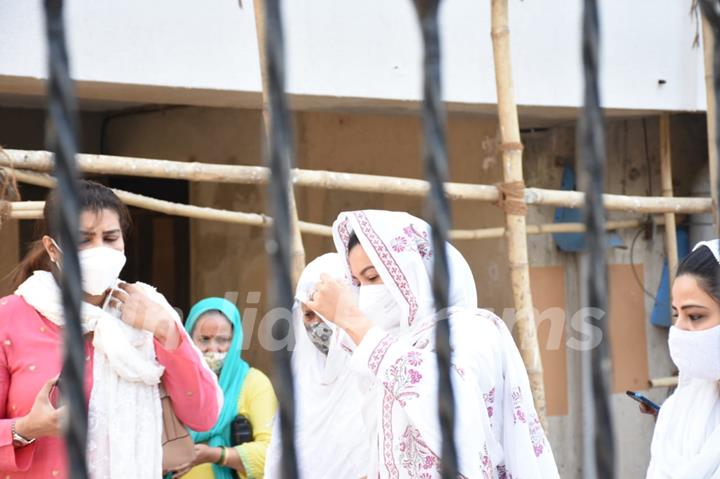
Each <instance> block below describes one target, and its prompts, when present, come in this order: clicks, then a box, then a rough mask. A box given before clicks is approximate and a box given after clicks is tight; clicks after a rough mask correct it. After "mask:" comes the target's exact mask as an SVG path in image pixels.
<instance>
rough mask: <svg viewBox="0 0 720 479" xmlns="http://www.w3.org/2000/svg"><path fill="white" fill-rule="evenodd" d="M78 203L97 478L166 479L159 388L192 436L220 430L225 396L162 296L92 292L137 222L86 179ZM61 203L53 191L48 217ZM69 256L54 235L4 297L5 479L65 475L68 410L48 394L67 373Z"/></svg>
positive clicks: (133, 290)
mask: <svg viewBox="0 0 720 479" xmlns="http://www.w3.org/2000/svg"><path fill="white" fill-rule="evenodd" d="M79 203H80V207H81V218H80V226H81V232H80V237H81V243H80V262H81V268H82V271H83V279H84V282H83V290H84V291H85V295H84V304H83V314H82V316H83V328H84V330H85V331H86V332H87V334H86V335H85V359H86V362H85V393H86V398H87V400H88V407H89V433H88V434H89V437H88V444H89V446H88V458H89V459H88V460H89V470H90V472H91V475H92V476H93V477H94V478H96V479H100V478H101V477H102V478H109V479H120V477H122V475H125V477H131V476H132V477H148V478H149V477H159V474H160V471H159V467H160V466H159V464H160V463H159V462H158V461H161V455H162V449H161V445H160V440H161V438H160V436H159V434H160V430H161V428H162V421H161V418H160V417H159V416H158V415H157V414H156V413H157V412H158V411H159V397H158V386H159V385H160V383H162V385H163V386H164V387H165V389H166V391H167V392H168V394H169V396H170V398H171V400H172V404H173V408H174V410H175V413H176V414H177V416H178V418H179V419H180V420H181V421H182V422H183V423H184V424H185V425H187V426H188V427H190V428H192V429H194V430H200V431H202V430H208V429H210V428H212V426H213V425H214V424H215V422H216V421H217V418H218V414H219V411H220V407H221V403H222V394H221V392H220V390H219V388H218V385H217V381H216V379H215V375H214V374H213V373H212V372H211V371H210V370H209V368H207V366H206V365H205V364H204V362H203V360H202V357H201V355H200V354H199V352H198V350H197V349H196V348H195V347H194V345H193V343H192V341H191V340H190V338H189V337H188V336H187V334H186V333H185V331H184V329H183V328H182V327H181V325H180V323H179V318H178V317H177V315H176V314H174V313H173V312H172V308H170V306H169V304H167V302H166V301H165V300H164V298H163V297H162V296H161V295H160V294H159V293H157V292H155V291H154V289H152V288H150V287H149V286H147V285H143V284H141V283H138V284H135V285H129V284H126V283H121V284H120V286H119V287H118V288H116V289H115V291H113V292H112V293H111V294H112V297H111V298H109V297H108V294H110V293H109V292H108V291H106V290H105V289H104V288H103V291H102V293H100V294H98V293H97V291H95V292H94V293H95V294H91V293H88V291H92V290H93V289H97V288H98V284H97V283H102V282H103V281H107V276H108V271H112V267H108V265H111V264H112V263H114V262H115V263H116V259H117V258H115V259H108V258H112V257H113V255H117V252H122V251H123V250H124V242H123V233H124V232H125V231H126V229H127V226H128V217H129V215H128V213H127V210H126V209H125V207H124V205H122V203H121V202H120V201H119V199H117V197H116V196H115V195H114V193H112V191H110V190H109V189H107V188H105V187H104V186H102V185H99V184H96V183H92V182H82V183H81V188H80V194H79ZM56 207H57V203H56V200H55V199H53V196H52V195H51V197H50V198H49V200H48V201H47V203H46V209H45V217H46V218H49V217H52V215H53V214H55V211H54V208H56ZM109 249H113V250H115V252H114V253H113V252H110V251H108V250H109ZM84 253H87V254H84ZM122 258H123V259H122V261H121V262H122V263H123V264H124V256H123V257H122ZM61 259H62V252H61V250H60V248H59V247H58V245H57V243H56V242H55V241H54V240H53V239H51V237H50V236H49V235H45V236H44V237H43V239H42V242H38V243H37V244H36V245H35V247H34V248H33V249H32V250H31V252H30V253H29V255H28V257H26V259H25V260H24V261H23V263H21V265H20V267H19V268H18V278H17V280H18V281H17V283H19V287H18V290H17V291H16V294H15V295H12V296H7V297H5V298H2V299H0V479H2V478H40V477H42V478H54V477H58V478H62V477H68V468H67V464H66V456H65V445H64V442H63V439H62V438H61V437H60V427H59V424H60V422H61V420H62V417H63V415H64V414H65V412H64V408H60V409H56V408H55V407H54V406H53V403H52V401H51V395H50V393H51V389H52V387H53V385H54V382H55V380H56V378H57V377H58V376H59V374H60V371H61V366H62V334H63V331H62V324H63V322H62V321H63V320H62V308H61V306H59V304H60V302H59V301H60V300H59V298H57V297H56V295H58V291H59V290H58V289H57V288H58V287H57V284H56V283H55V281H54V277H53V275H54V274H57V271H58V270H59V269H60V268H61ZM115 267H116V268H117V264H116V265H115ZM93 268H97V269H98V270H96V271H93ZM119 268H122V266H121V265H120V267H119ZM119 268H117V273H116V277H117V274H118V273H119ZM103 275H104V276H105V277H103ZM110 275H111V276H112V274H110ZM86 280H93V281H95V283H96V284H95V285H91V284H88V283H86ZM115 283H117V281H115ZM106 300H107V301H106ZM110 310H111V311H113V312H114V314H109V313H108V311H110ZM138 318H140V319H138ZM128 338H129V339H128ZM123 348H125V350H123ZM143 348H144V349H143ZM133 375H135V376H137V377H135V376H133ZM148 414H150V415H148ZM135 416H137V418H136V417H135ZM27 442H30V444H26V443H27ZM158 454H159V455H160V458H158V457H157V456H158ZM128 458H134V459H131V460H128Z"/></svg>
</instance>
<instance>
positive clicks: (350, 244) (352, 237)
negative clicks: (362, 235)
mask: <svg viewBox="0 0 720 479" xmlns="http://www.w3.org/2000/svg"><path fill="white" fill-rule="evenodd" d="M359 244H360V240H359V239H358V237H357V235H356V234H355V233H354V232H353V233H350V239H349V240H348V244H347V252H348V253H349V252H350V251H351V250H352V249H353V248H354V247H356V246H357V245H359Z"/></svg>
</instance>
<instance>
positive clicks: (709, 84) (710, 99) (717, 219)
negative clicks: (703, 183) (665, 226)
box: [702, 15, 720, 231]
mask: <svg viewBox="0 0 720 479" xmlns="http://www.w3.org/2000/svg"><path fill="white" fill-rule="evenodd" d="M702 41H703V58H704V64H705V96H706V99H707V114H706V119H707V121H706V124H707V137H708V162H709V165H710V192H711V196H712V216H713V224H714V225H715V231H717V229H718V224H719V223H720V216H718V215H719V214H720V213H718V197H717V195H718V192H717V188H716V187H715V185H717V175H718V172H717V163H718V162H717V154H718V152H717V148H716V147H715V139H716V135H717V133H716V132H717V130H716V127H717V125H715V89H714V88H713V46H714V44H715V38H713V33H712V29H711V28H710V25H709V24H708V22H707V20H706V19H705V16H704V15H702Z"/></svg>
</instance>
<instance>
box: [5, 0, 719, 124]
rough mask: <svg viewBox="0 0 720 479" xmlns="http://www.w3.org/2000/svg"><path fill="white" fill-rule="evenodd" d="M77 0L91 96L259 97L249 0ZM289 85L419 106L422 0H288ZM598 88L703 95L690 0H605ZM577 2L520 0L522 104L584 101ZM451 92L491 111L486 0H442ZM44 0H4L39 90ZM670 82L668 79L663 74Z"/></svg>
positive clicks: (78, 56) (29, 78)
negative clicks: (417, 1) (416, 0)
mask: <svg viewBox="0 0 720 479" xmlns="http://www.w3.org/2000/svg"><path fill="white" fill-rule="evenodd" d="M242 3H243V4H244V7H243V9H240V8H238V2H237V1H230V0H228V1H225V0H209V1H207V2H204V3H203V4H202V7H200V6H199V5H198V3H197V2H194V1H192V0H175V1H172V0H156V1H153V2H146V1H142V0H127V1H125V2H122V3H118V2H113V1H111V0H96V1H92V2H87V1H81V0H75V1H70V2H67V5H68V6H67V14H66V16H67V24H68V34H69V42H70V57H71V64H72V69H73V73H74V76H75V78H76V79H77V80H78V91H79V94H80V96H81V97H82V98H85V99H96V100H111V101H122V102H139V103H173V104H194V105H210V106H242V107H254V108H258V107H259V105H260V95H259V92H260V76H259V67H258V59H257V41H256V34H255V22H254V17H253V15H254V13H253V2H251V1H249V0H244V1H243V2H242ZM283 8H284V13H285V25H286V38H287V46H288V48H287V58H288V76H289V77H288V91H289V92H290V93H291V94H292V95H293V96H294V97H295V98H294V99H295V101H296V104H299V105H302V107H304V108H307V107H313V108H325V107H333V106H337V105H340V104H342V105H345V106H355V107H358V108H368V107H378V106H383V107H388V106H394V107H397V108H400V109H403V108H408V107H410V106H414V104H415V103H414V102H416V101H417V100H418V99H419V98H420V95H421V75H420V64H421V61H420V50H421V40H420V34H419V28H418V25H417V19H416V14H415V12H414V11H413V6H412V2H385V1H382V0H369V1H365V2H338V1H336V0H305V1H297V0H296V1H289V2H283ZM599 9H600V21H601V26H602V29H601V31H602V48H601V55H602V57H601V63H602V65H601V75H602V77H601V91H602V99H603V101H604V103H605V106H606V107H607V108H611V109H621V110H676V111H693V110H702V109H704V108H705V98H704V84H703V73H702V72H703V67H702V53H701V50H700V49H698V48H694V47H693V40H694V36H695V33H696V30H697V25H696V22H695V21H694V19H693V17H692V16H690V15H688V9H689V4H688V2H678V1H676V0H641V1H633V2H627V1H623V0H610V1H605V2H601V4H600V5H599ZM580 17H581V4H580V3H579V2H567V1H565V0H545V1H544V2H523V1H521V0H513V1H511V2H510V30H511V41H512V52H513V63H514V69H515V73H514V78H515V91H516V93H517V101H518V104H520V105H521V106H529V107H540V109H541V110H542V109H547V110H552V109H557V108H576V107H578V106H579V105H580V104H581V99H582V82H581V78H582V77H581V68H580V66H581V54H580V32H581V25H580ZM440 20H441V33H442V38H441V40H442V49H443V76H444V79H445V91H444V93H445V98H446V100H447V101H448V102H450V104H451V106H452V107H454V108H455V107H457V108H467V107H468V106H472V107H473V108H475V107H477V106H480V105H484V106H485V107H487V108H486V109H487V111H489V112H491V113H492V112H494V108H493V104H494V103H495V79H494V75H493V60H492V50H491V41H490V6H489V4H488V3H487V2H473V1H471V0H456V1H454V2H447V3H445V4H444V5H443V8H442V10H441V18H440ZM43 28H44V27H43V21H42V6H41V4H40V3H37V2H3V4H2V6H0V93H7V94H14V95H20V94H22V95H33V96H37V95H41V94H42V92H43V88H42V83H41V81H40V80H41V79H42V78H44V77H45V71H46V65H45V63H46V61H45V48H44V33H43ZM661 81H662V82H664V83H661Z"/></svg>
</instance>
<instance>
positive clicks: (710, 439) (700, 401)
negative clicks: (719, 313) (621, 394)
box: [647, 239, 720, 479]
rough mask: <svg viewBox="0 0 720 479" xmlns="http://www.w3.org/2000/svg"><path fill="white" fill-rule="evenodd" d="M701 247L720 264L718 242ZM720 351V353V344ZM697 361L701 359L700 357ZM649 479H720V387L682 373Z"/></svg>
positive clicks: (666, 408) (660, 424) (660, 425)
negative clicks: (684, 375)
mask: <svg viewBox="0 0 720 479" xmlns="http://www.w3.org/2000/svg"><path fill="white" fill-rule="evenodd" d="M701 246H705V247H707V248H708V249H709V250H710V251H711V252H712V253H713V256H715V259H716V260H717V261H718V263H719V264H720V248H719V246H720V242H719V241H718V240H717V239H715V240H711V241H701V242H699V243H698V244H696V245H695V247H694V248H693V251H696V250H697V249H698V248H700V247H701ZM717 327H720V326H716V328H717ZM673 328H675V326H673ZM673 333H675V335H677V334H683V335H692V334H695V333H693V332H690V331H682V332H674V331H671V338H672V336H673ZM698 333H699V334H703V333H707V331H703V332H698ZM717 348H718V349H720V343H718V344H717ZM698 350H701V349H698ZM712 356H713V355H712V354H711V355H708V357H707V358H706V360H707V361H713V360H714V358H713V357H712ZM714 357H715V358H717V354H714ZM697 360H701V359H700V358H699V357H698V358H697ZM647 477H648V479H671V478H672V479H691V478H692V479H696V478H697V479H719V478H720V383H718V382H717V381H714V380H707V379H699V378H686V377H683V374H682V372H681V374H680V383H679V385H678V388H677V389H676V390H675V392H674V393H673V395H672V396H670V397H669V398H668V399H667V400H666V401H665V402H664V403H663V405H662V407H661V408H660V414H659V415H658V419H657V424H656V425H655V432H654V434H653V439H652V446H651V458H650V467H649V468H648V473H647Z"/></svg>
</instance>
